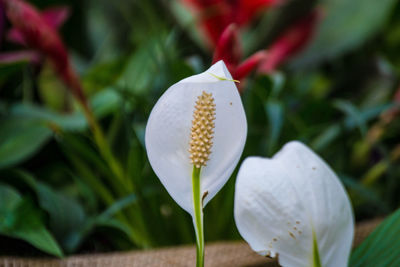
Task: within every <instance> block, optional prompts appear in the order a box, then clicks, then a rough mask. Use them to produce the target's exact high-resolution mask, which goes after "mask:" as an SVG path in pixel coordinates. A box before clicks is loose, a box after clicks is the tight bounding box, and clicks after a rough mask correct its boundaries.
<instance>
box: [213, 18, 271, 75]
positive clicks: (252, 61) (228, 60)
mask: <svg viewBox="0 0 400 267" xmlns="http://www.w3.org/2000/svg"><path fill="white" fill-rule="evenodd" d="M241 54H242V51H241V47H240V42H239V36H238V29H237V27H236V26H235V25H234V24H231V25H229V26H228V27H227V28H226V29H225V31H224V32H223V33H222V35H221V38H220V39H219V41H218V43H217V46H216V48H215V52H214V57H213V64H214V63H215V62H217V61H219V60H223V61H224V62H225V65H226V66H227V68H228V69H229V72H230V73H231V74H232V77H233V78H234V79H237V80H241V79H242V78H244V77H246V76H247V75H248V74H249V73H250V72H251V71H252V70H253V69H255V68H256V67H257V66H258V64H259V63H260V62H262V61H263V60H265V59H266V58H267V53H266V52H265V51H260V52H257V53H255V54H254V55H252V56H250V57H249V58H247V59H246V60H244V61H243V62H241V59H242V55H241Z"/></svg>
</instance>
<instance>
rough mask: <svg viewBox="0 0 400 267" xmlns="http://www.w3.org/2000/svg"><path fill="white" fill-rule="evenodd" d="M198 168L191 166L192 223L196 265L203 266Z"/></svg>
mask: <svg viewBox="0 0 400 267" xmlns="http://www.w3.org/2000/svg"><path fill="white" fill-rule="evenodd" d="M200 170H201V168H196V166H193V174H192V186H193V205H194V217H193V224H194V228H195V231H196V267H204V230H203V203H202V202H203V201H202V199H201V198H202V197H201V188H200Z"/></svg>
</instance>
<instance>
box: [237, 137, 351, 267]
mask: <svg viewBox="0 0 400 267" xmlns="http://www.w3.org/2000/svg"><path fill="white" fill-rule="evenodd" d="M234 213H235V221H236V225H237V227H238V229H239V232H240V234H241V235H242V237H243V238H244V239H245V240H246V241H247V242H248V243H249V244H250V246H251V247H252V249H253V250H255V251H256V252H258V253H260V254H262V255H267V254H270V256H275V255H276V254H279V262H280V264H281V265H282V266H296V267H301V266H307V267H308V266H312V244H313V243H312V231H314V232H315V234H316V237H317V242H318V250H319V254H320V257H321V263H322V266H326V267H329V266H332V267H341V266H347V261H348V258H349V254H350V249H351V244H352V240H353V232H354V218H353V213H352V209H351V205H350V201H349V198H348V196H347V194H346V192H345V190H344V188H343V186H342V184H341V183H340V181H339V179H338V177H337V176H336V175H335V173H334V172H333V171H332V170H331V169H330V168H329V166H328V165H327V164H326V163H325V162H324V161H323V160H322V159H321V158H320V157H318V156H317V155H316V154H315V153H314V152H313V151H311V150H310V149H309V148H307V147H306V146H305V145H303V144H302V143H300V142H290V143H288V144H286V145H285V146H284V147H283V148H282V150H281V151H280V152H278V153H277V154H276V155H275V156H274V157H273V158H272V159H265V158H258V157H250V158H247V159H246V160H245V161H244V162H243V164H242V166H241V167H240V170H239V174H238V177H237V181H236V193H235V210H234Z"/></svg>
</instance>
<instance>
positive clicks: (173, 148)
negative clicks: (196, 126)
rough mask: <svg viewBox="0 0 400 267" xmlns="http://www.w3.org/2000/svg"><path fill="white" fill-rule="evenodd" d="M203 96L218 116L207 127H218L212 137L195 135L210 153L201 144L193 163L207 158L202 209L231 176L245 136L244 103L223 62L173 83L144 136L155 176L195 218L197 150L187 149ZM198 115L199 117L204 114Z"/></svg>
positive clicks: (214, 129)
mask: <svg viewBox="0 0 400 267" xmlns="http://www.w3.org/2000/svg"><path fill="white" fill-rule="evenodd" d="M199 97H200V98H206V99H205V101H206V102H207V101H211V102H213V103H211V102H210V103H208V104H209V105H211V106H210V107H212V104H214V105H215V110H212V108H211V109H210V110H209V112H211V113H210V115H212V113H213V112H214V113H215V115H214V116H215V118H211V117H210V121H209V125H208V126H214V127H211V128H213V129H209V130H210V131H209V132H207V133H206V135H207V134H208V135H209V137H210V138H207V136H200V137H197V138H200V139H201V138H207V140H208V141H209V142H208V143H207V140H205V143H206V144H205V145H207V144H208V145H210V147H209V149H208V150H209V151H208V150H207V147H205V145H204V146H202V145H201V144H200V143H199V147H198V146H196V145H195V146H194V147H192V149H196V148H199V149H200V150H201V149H203V148H204V149H206V150H207V151H204V152H205V154H202V155H197V154H196V155H194V157H195V159H198V160H201V159H203V160H204V162H203V163H202V164H201V175H200V176H201V177H200V190H201V191H200V195H201V197H202V198H204V199H203V207H204V206H205V205H206V204H207V203H208V202H209V201H210V200H211V199H212V198H213V197H214V196H215V194H216V193H217V192H218V191H219V190H220V189H221V188H222V186H223V185H224V184H225V183H226V182H227V180H228V179H229V177H230V175H231V174H232V172H233V170H234V168H235V166H236V164H237V162H238V160H239V158H240V155H241V154H242V151H243V147H244V144H245V140H246V134H247V123H246V116H245V113H244V109H243V105H242V102H241V99H240V96H239V93H238V90H237V88H236V86H235V83H234V82H233V81H232V77H231V75H230V74H229V72H228V70H227V68H226V66H225V64H224V63H223V62H222V61H219V62H217V63H215V64H214V65H213V66H211V68H210V69H208V70H207V71H205V72H203V73H201V74H198V75H194V76H191V77H188V78H186V79H184V80H182V81H180V82H178V83H176V84H174V85H172V86H171V87H170V88H169V89H168V90H167V91H166V92H165V93H164V94H163V95H162V96H161V98H160V99H159V100H158V102H157V103H156V105H155V106H154V108H153V110H152V112H151V114H150V117H149V120H148V123H147V127H146V136H145V142H146V149H147V155H148V158H149V161H150V164H151V166H152V167H153V170H154V172H155V173H156V174H157V176H158V177H159V179H160V180H161V182H162V184H163V185H164V186H165V188H166V189H167V191H168V193H169V194H170V195H171V196H172V198H173V199H174V200H175V201H176V202H177V203H178V204H179V205H180V206H181V207H182V208H183V209H184V210H186V211H187V212H189V213H190V214H191V215H192V216H193V215H194V206H193V196H192V193H193V190H192V171H193V164H192V163H191V155H192V158H193V153H196V152H193V151H192V152H189V150H190V149H191V146H190V142H191V140H192V136H191V135H192V134H193V133H192V126H193V125H192V120H193V118H194V116H195V114H194V112H195V110H196V108H195V106H196V101H200V100H198V98H199ZM211 99H212V100H211ZM206 106H207V104H206ZM197 116H200V117H201V114H200V115H199V114H197ZM200 119H201V118H200ZM206 119H207V117H206ZM194 120H196V119H194ZM206 126H207V125H206ZM202 133H203V132H202V131H201V132H200V134H202ZM201 140H204V139H201ZM201 140H200V141H201ZM195 141H196V140H195ZM192 144H193V143H192ZM199 152H203V151H199ZM207 156H208V157H207ZM204 157H206V158H204ZM207 158H208V160H206V159H207ZM204 165H206V166H204Z"/></svg>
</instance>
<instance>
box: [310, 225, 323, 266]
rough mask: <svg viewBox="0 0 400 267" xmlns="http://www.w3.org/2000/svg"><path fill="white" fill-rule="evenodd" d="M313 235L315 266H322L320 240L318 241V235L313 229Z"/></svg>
mask: <svg viewBox="0 0 400 267" xmlns="http://www.w3.org/2000/svg"><path fill="white" fill-rule="evenodd" d="M312 235H313V267H321V266H322V265H321V258H320V256H319V250H318V242H317V236H316V234H315V232H314V230H313V231H312Z"/></svg>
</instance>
